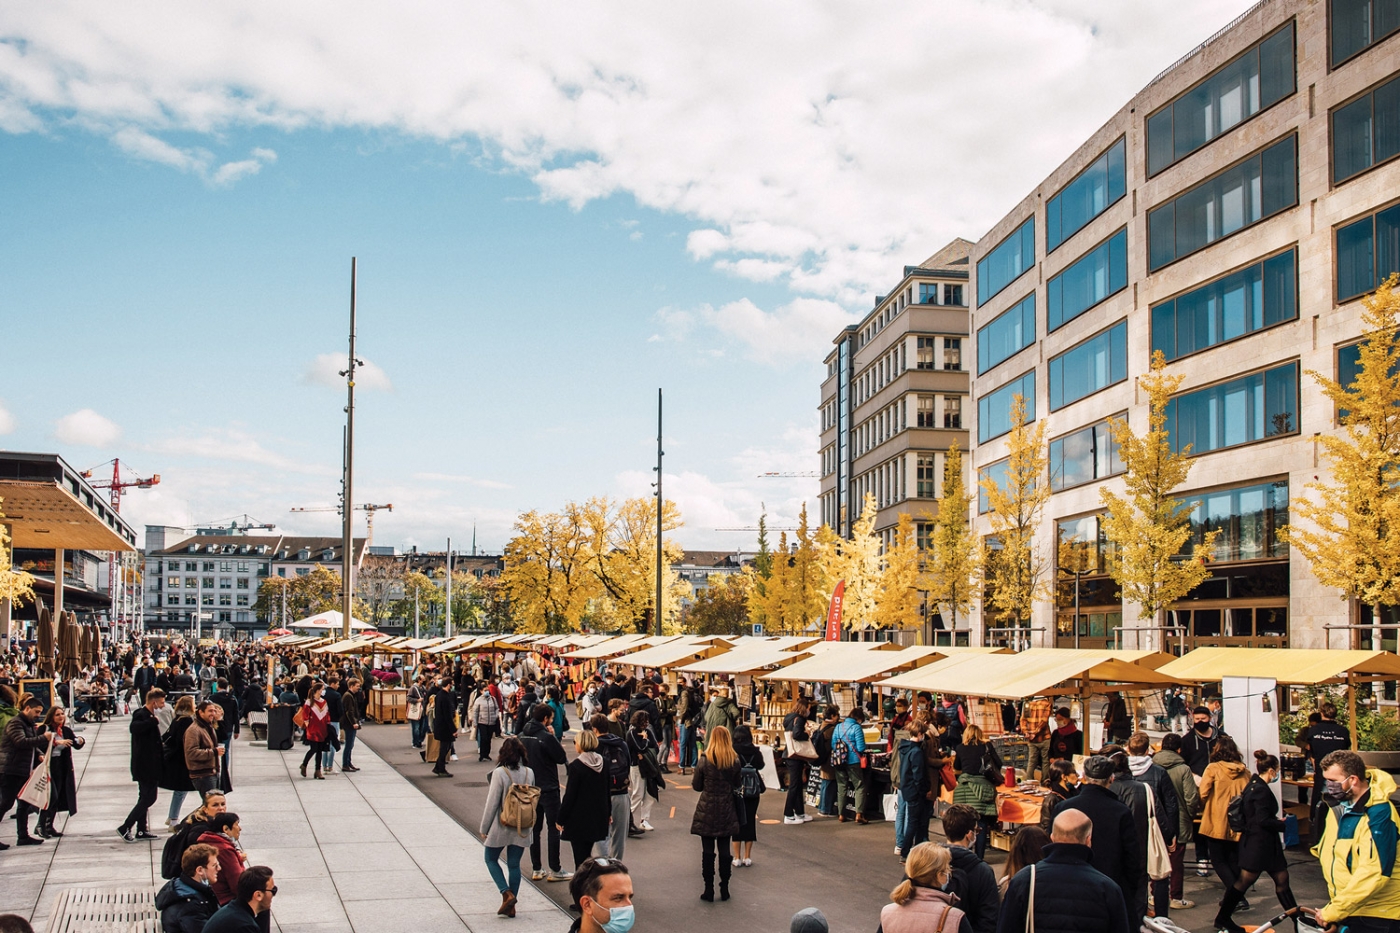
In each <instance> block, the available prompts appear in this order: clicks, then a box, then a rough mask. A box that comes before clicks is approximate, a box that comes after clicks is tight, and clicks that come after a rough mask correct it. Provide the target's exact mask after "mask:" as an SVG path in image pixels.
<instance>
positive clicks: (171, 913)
mask: <svg viewBox="0 0 1400 933" xmlns="http://www.w3.org/2000/svg"><path fill="white" fill-rule="evenodd" d="M218 877H219V856H218V853H217V852H215V851H214V847H213V846H207V845H203V844H201V843H196V844H195V845H192V846H190V847H189V848H188V849H186V850H185V854H184V856H183V857H182V858H181V860H180V874H179V875H178V876H177V877H174V878H171V879H170V880H169V881H167V882H166V883H165V885H164V886H163V887H162V888H161V889H160V890H159V891H157V892H156V900H155V906H156V910H159V911H160V928H161V930H162V931H164V933H203V930H204V924H205V923H207V922H208V920H209V918H210V917H212V916H214V913H215V912H216V911H217V910H218V909H219V899H218V898H217V897H216V896H215V895H214V889H213V888H212V887H211V885H212V884H213V883H214V881H215V879H217V878H218Z"/></svg>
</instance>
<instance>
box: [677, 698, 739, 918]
mask: <svg viewBox="0 0 1400 933" xmlns="http://www.w3.org/2000/svg"><path fill="white" fill-rule="evenodd" d="M742 771H743V766H742V765H741V764H740V762H739V755H738V753H737V752H735V751H734V742H733V740H732V739H731V738H730V737H729V730H728V729H726V728H725V727H724V726H715V727H714V728H713V729H707V730H706V735H705V751H704V754H702V755H701V756H700V761H699V762H698V763H697V764H696V765H695V777H694V778H693V779H692V780H691V787H693V788H694V789H695V790H697V791H699V792H700V799H699V800H698V801H696V803H695V815H694V817H692V819H691V821H690V834H691V835H692V836H699V837H700V843H701V848H700V851H701V857H700V876H701V878H703V879H704V881H705V890H704V891H703V892H701V894H700V900H702V901H713V900H714V899H715V859H716V858H718V859H719V899H720V900H722V901H727V900H729V877H730V874H731V872H732V871H733V864H732V862H731V861H730V858H729V840H730V839H732V838H733V837H734V835H735V834H736V833H737V832H738V831H739V813H738V809H737V804H738V801H739V800H740V792H741V790H742V780H743V775H742Z"/></svg>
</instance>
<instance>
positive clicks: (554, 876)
mask: <svg viewBox="0 0 1400 933" xmlns="http://www.w3.org/2000/svg"><path fill="white" fill-rule="evenodd" d="M553 716H554V711H553V710H551V709H550V708H549V706H548V705H547V704H545V703H536V704H535V708H534V710H533V712H532V713H531V716H530V721H529V722H527V723H525V728H523V729H521V730H520V735H519V739H520V742H521V744H522V745H524V746H525V752H526V755H527V756H528V762H529V765H530V769H531V770H532V771H534V772H535V786H536V787H538V788H539V789H540V803H539V809H538V810H537V811H536V813H535V832H534V835H533V836H532V837H531V839H530V866H531V875H530V880H531V881H542V880H544V879H546V878H548V880H550V881H567V880H568V879H569V878H570V877H571V873H570V872H566V871H564V869H563V866H562V865H561V864H560V862H559V825H558V824H559V766H560V765H567V764H568V763H569V759H568V756H567V755H565V754H564V746H562V745H560V744H559V740H558V739H556V738H555V737H554V733H553V732H551V731H550V729H549V726H548V723H549V721H550V719H552V718H553ZM541 833H543V834H545V835H546V836H547V837H548V840H549V872H548V873H547V874H546V872H545V869H544V865H543V864H542V863H541V861H540V835H541Z"/></svg>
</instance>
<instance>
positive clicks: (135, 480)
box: [83, 458, 160, 625]
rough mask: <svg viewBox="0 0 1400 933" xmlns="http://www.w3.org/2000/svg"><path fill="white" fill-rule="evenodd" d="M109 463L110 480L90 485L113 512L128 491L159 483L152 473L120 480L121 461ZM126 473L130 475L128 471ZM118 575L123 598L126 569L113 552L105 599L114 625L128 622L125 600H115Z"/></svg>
mask: <svg viewBox="0 0 1400 933" xmlns="http://www.w3.org/2000/svg"><path fill="white" fill-rule="evenodd" d="M110 463H111V464H112V478H111V479H110V480H98V481H97V482H95V483H92V484H91V486H92V488H93V489H105V490H107V501H108V502H110V503H111V504H112V511H113V512H117V513H120V512H121V510H122V496H124V495H126V491H127V490H128V489H150V488H151V487H152V486H155V485H157V484H159V483H160V474H159V473H153V474H152V475H151V476H149V477H142V476H136V475H135V474H134V473H132V478H131V479H122V462H121V460H120V459H119V458H113V459H112V460H111V461H110ZM106 465H107V464H105V463H101V464H98V465H97V466H95V467H92V468H91V469H88V470H84V471H83V478H84V479H91V478H92V474H93V473H95V472H96V471H97V470H99V469H101V468H102V467H105V466H106ZM127 472H128V473H131V471H130V470H128V471H127ZM119 575H120V576H121V578H122V596H123V597H125V596H126V595H127V586H126V581H127V575H128V574H127V568H126V567H125V566H124V565H122V564H121V559H120V558H119V557H118V555H117V552H116V551H113V552H112V553H111V554H110V555H109V558H108V563H107V598H108V599H110V600H111V602H112V612H111V620H112V623H113V624H114V625H115V623H116V622H117V621H118V619H119V617H120V619H121V621H129V620H128V619H127V618H126V617H127V616H128V615H129V611H128V609H127V605H126V603H127V601H126V599H124V598H123V599H118V598H117V577H118V576H119ZM137 596H138V597H139V596H140V591H139V589H138V591H137Z"/></svg>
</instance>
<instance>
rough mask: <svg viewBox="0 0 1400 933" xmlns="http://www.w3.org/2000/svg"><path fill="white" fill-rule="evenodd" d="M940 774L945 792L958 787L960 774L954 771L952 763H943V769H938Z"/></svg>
mask: <svg viewBox="0 0 1400 933" xmlns="http://www.w3.org/2000/svg"><path fill="white" fill-rule="evenodd" d="M938 774H939V776H940V777H942V779H943V789H944V790H952V789H953V788H954V787H957V786H958V772H957V771H954V770H953V763H952V762H951V761H945V762H943V767H942V768H940V769H938Z"/></svg>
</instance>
